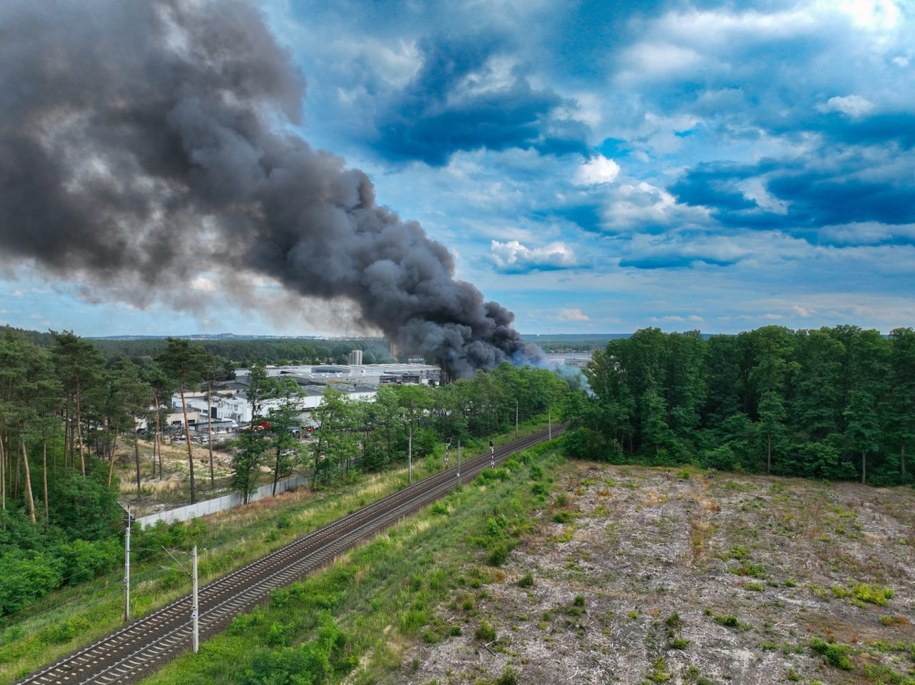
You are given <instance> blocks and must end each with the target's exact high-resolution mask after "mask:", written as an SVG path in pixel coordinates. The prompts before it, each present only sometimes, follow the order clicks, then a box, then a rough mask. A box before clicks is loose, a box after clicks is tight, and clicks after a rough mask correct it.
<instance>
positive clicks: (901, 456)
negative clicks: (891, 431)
mask: <svg viewBox="0 0 915 685" xmlns="http://www.w3.org/2000/svg"><path fill="white" fill-rule="evenodd" d="M899 475H901V476H902V479H903V480H905V443H904V442H903V443H902V449H901V450H900V452H899Z"/></svg>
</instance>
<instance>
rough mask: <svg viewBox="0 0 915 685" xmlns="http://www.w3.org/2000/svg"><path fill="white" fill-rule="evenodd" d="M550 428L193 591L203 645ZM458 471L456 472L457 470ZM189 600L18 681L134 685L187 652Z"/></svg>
mask: <svg viewBox="0 0 915 685" xmlns="http://www.w3.org/2000/svg"><path fill="white" fill-rule="evenodd" d="M565 428H566V426H565V425H557V426H553V428H552V429H551V430H548V429H545V430H542V431H538V432H536V433H533V434H531V435H529V436H526V437H524V438H521V439H519V440H515V441H513V442H510V443H507V444H505V445H501V446H498V447H495V448H494V451H493V453H492V454H490V453H489V452H484V453H483V454H479V455H477V456H475V457H473V458H471V459H469V460H467V461H465V462H463V463H462V464H461V465H460V467H458V466H457V465H455V466H452V467H450V468H447V469H444V470H442V471H439V472H438V473H436V474H433V475H432V476H429V477H428V478H425V479H423V480H421V481H418V482H416V483H414V484H413V485H410V486H408V487H406V488H404V489H402V490H398V491H397V492H394V493H391V494H390V495H387V496H386V497H383V498H381V499H379V500H377V501H376V502H373V503H372V504H369V505H367V506H365V507H363V508H362V509H359V510H357V511H354V512H352V513H351V514H348V515H346V516H344V517H342V518H340V519H337V520H336V521H334V522H332V523H329V524H327V525H326V526H324V527H322V528H319V529H317V530H315V531H313V532H311V533H308V534H306V535H303V536H302V537H300V538H298V539H297V540H294V541H293V542H291V543H289V544H288V545H286V546H285V547H281V548H280V549H278V550H276V551H274V552H271V553H270V554H268V555H266V556H263V557H261V558H260V559H257V560H255V561H253V562H251V563H250V564H248V565H247V566H244V567H242V568H239V569H237V570H235V571H233V572H231V573H229V574H227V575H225V576H223V577H221V578H218V579H217V580H214V581H212V582H211V583H209V584H208V585H205V586H203V587H202V588H200V590H199V591H198V629H199V635H200V639H201V640H203V639H206V638H207V637H211V636H213V635H215V634H216V633H218V632H220V631H221V630H223V629H225V628H226V627H227V626H228V625H229V623H230V622H231V620H232V618H233V617H234V616H235V615H236V614H239V613H241V612H243V611H247V610H250V609H252V608H254V607H255V606H257V605H258V604H261V603H262V602H264V601H265V600H266V599H267V598H268V596H269V593H270V592H271V591H272V590H275V589H277V588H281V587H284V586H286V585H289V584H290V583H292V582H294V581H295V580H297V579H298V578H301V577H303V576H305V575H307V574H308V573H311V572H313V571H315V570H317V569H319V568H321V567H322V566H325V565H326V564H328V563H330V562H331V561H333V559H334V558H335V557H337V556H339V555H340V554H342V553H343V552H345V551H347V550H349V549H351V548H352V547H354V546H356V545H357V544H358V543H359V542H361V541H363V540H366V539H368V538H370V537H372V536H374V535H375V534H376V533H379V532H381V531H382V530H384V529H385V528H388V527H390V526H391V525H393V524H394V523H396V522H397V521H399V520H400V519H403V518H405V517H406V516H409V515H410V514H413V513H415V512H416V511H418V510H419V509H422V508H423V507H424V506H426V505H428V504H431V503H432V502H434V501H435V500H437V499H439V498H441V497H443V496H444V495H445V494H447V493H448V492H449V491H451V490H452V489H454V488H455V487H457V485H458V484H460V483H461V482H468V481H470V480H472V479H473V478H475V477H476V476H477V475H479V474H480V473H481V472H482V471H483V470H485V469H486V468H489V467H490V465H491V464H492V463H495V464H498V463H500V462H502V461H504V460H505V459H507V458H508V457H510V456H511V455H512V454H514V453H515V452H517V451H519V450H522V449H525V448H527V447H531V446H533V445H536V444H538V443H540V442H543V441H544V440H547V439H548V438H549V437H550V436H551V435H552V436H555V435H559V434H560V433H562V432H563V431H564V430H565ZM459 468H460V471H459V470H458V469H459ZM191 641H192V621H191V595H190V594H187V595H185V596H183V597H181V598H179V599H176V600H175V601H173V602H171V603H170V604H167V605H166V606H163V607H161V608H160V609H157V610H156V611H154V612H152V613H150V614H147V615H146V616H144V617H142V618H139V619H137V620H135V621H133V622H132V623H129V624H127V625H126V626H124V627H123V628H120V629H119V630H116V631H114V632H113V633H110V634H108V635H106V636H105V637H102V638H100V639H99V640H97V641H95V642H93V643H92V644H90V645H88V646H86V647H84V648H82V649H79V650H77V651H75V652H73V653H72V654H69V655H68V656H65V657H63V658H61V659H59V660H58V661H56V662H54V663H52V664H51V665H49V666H47V667H45V668H43V669H41V670H39V671H36V672H35V673H33V674H31V675H29V676H26V677H25V678H23V679H21V680H19V681H17V684H21V685H24V684H25V683H29V684H34V685H89V684H90V683H91V684H94V685H108V684H110V683H118V684H119V685H120V684H122V683H135V682H137V681H138V680H140V679H141V678H143V677H145V676H147V675H149V674H151V673H153V672H154V671H156V670H158V669H159V668H161V667H162V666H164V665H165V664H166V663H167V662H168V661H171V660H172V659H174V658H175V657H177V656H179V655H180V654H182V653H184V652H187V651H190V649H191Z"/></svg>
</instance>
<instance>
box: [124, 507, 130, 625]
mask: <svg viewBox="0 0 915 685" xmlns="http://www.w3.org/2000/svg"><path fill="white" fill-rule="evenodd" d="M124 623H130V507H127V528H126V529H125V531H124Z"/></svg>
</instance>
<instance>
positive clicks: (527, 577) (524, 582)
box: [518, 573, 534, 587]
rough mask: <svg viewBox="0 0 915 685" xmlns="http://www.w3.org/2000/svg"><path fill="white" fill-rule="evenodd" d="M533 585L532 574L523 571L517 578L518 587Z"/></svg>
mask: <svg viewBox="0 0 915 685" xmlns="http://www.w3.org/2000/svg"><path fill="white" fill-rule="evenodd" d="M533 586H534V576H532V575H531V574H530V573H525V574H524V575H523V576H521V577H520V578H519V579H518V587H533Z"/></svg>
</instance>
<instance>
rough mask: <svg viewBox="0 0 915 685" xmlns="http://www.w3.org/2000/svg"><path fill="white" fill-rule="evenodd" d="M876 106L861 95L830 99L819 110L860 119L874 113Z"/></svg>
mask: <svg viewBox="0 0 915 685" xmlns="http://www.w3.org/2000/svg"><path fill="white" fill-rule="evenodd" d="M875 107H876V105H875V104H874V103H873V102H871V101H870V100H868V99H867V98H864V97H861V96H860V95H845V96H842V97H832V98H829V99H828V100H827V101H826V103H825V104H822V105H819V106H818V107H817V109H819V110H820V111H821V112H839V113H841V114H844V115H845V116H847V117H851V118H852V119H860V118H861V117H863V116H866V115H868V114H870V113H871V112H872V111H874V109H875Z"/></svg>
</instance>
